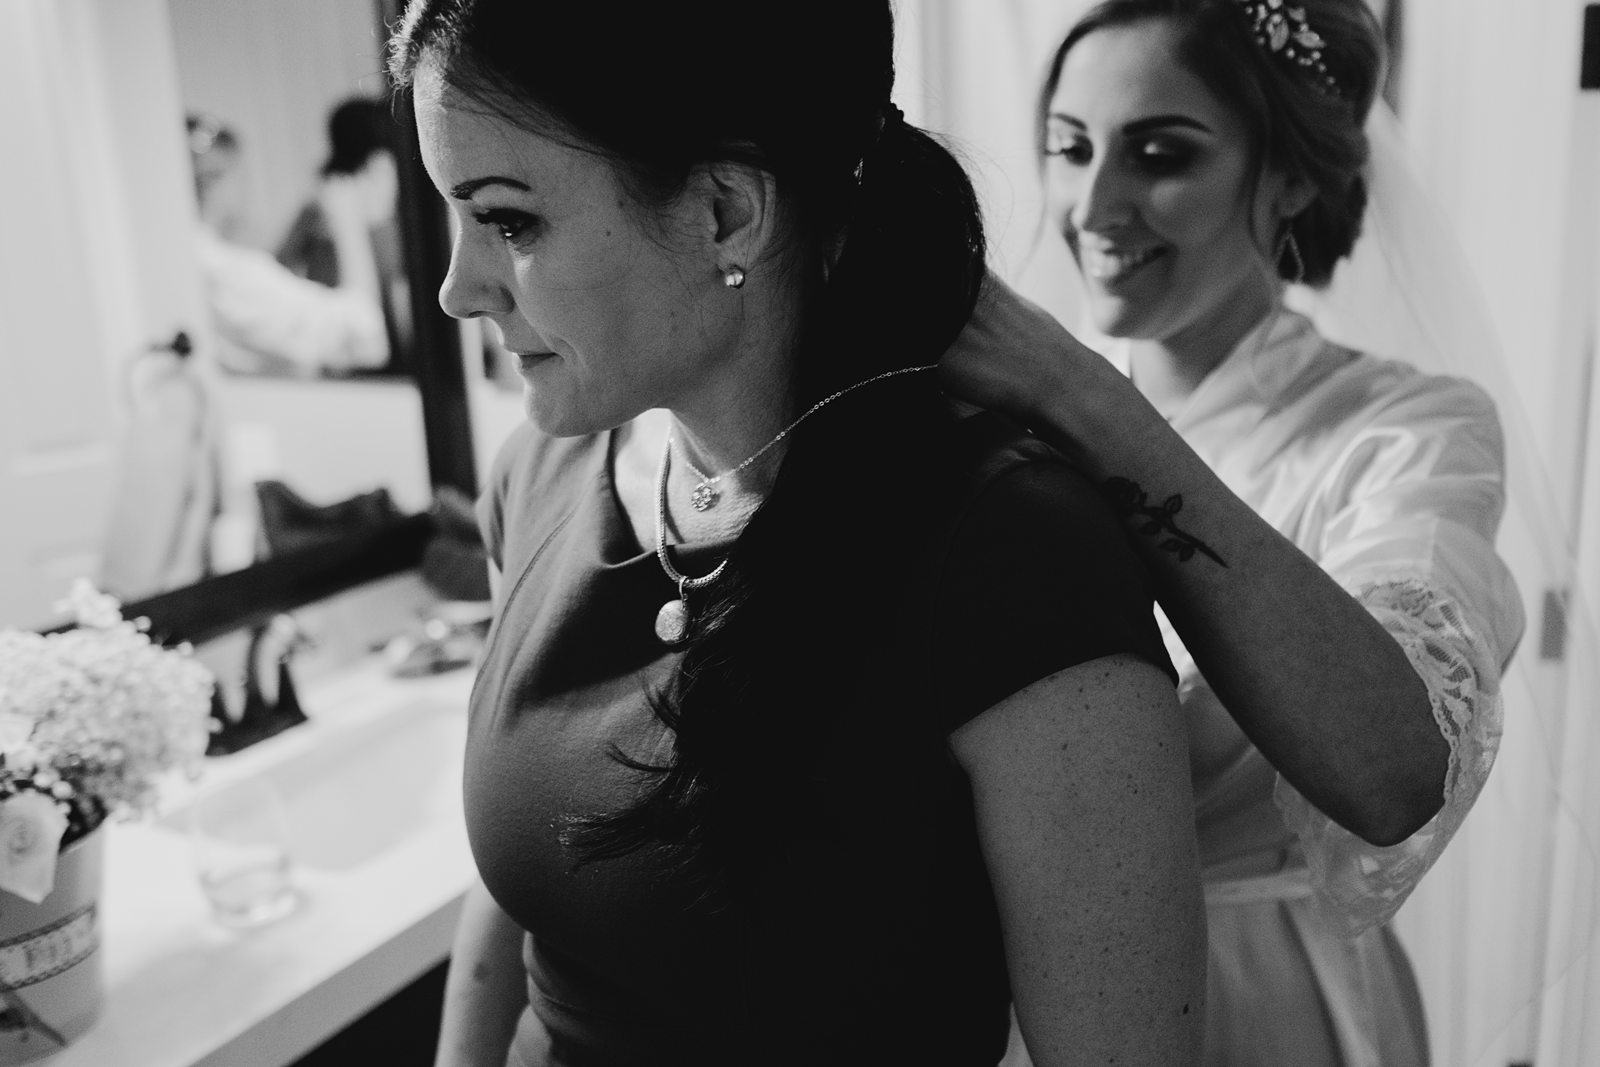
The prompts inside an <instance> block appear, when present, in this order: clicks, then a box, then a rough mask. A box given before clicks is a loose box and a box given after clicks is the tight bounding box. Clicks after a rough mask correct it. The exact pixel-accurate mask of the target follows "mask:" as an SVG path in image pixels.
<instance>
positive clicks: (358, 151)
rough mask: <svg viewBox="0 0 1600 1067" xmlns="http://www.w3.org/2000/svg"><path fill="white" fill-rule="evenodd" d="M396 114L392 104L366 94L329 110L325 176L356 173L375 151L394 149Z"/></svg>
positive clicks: (324, 165)
mask: <svg viewBox="0 0 1600 1067" xmlns="http://www.w3.org/2000/svg"><path fill="white" fill-rule="evenodd" d="M394 146H395V129H394V115H393V114H392V113H391V111H390V110H389V106H388V105H387V104H385V103H382V102H380V101H378V100H372V99H369V98H367V97H364V96H357V97H352V98H350V99H348V100H345V101H343V102H341V103H340V104H339V105H338V106H337V107H335V108H334V109H333V110H332V111H331V112H329V113H328V158H327V160H326V161H325V162H324V163H323V164H322V176H323V177H324V178H326V177H329V176H330V175H334V174H354V173H355V172H356V171H358V170H360V169H361V168H362V167H364V166H366V165H367V160H369V159H371V158H372V156H373V154H374V153H376V152H393V151H394Z"/></svg>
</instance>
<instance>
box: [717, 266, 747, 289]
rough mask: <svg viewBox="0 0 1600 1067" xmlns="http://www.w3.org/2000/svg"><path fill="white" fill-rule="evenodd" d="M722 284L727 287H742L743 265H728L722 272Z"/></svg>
mask: <svg viewBox="0 0 1600 1067" xmlns="http://www.w3.org/2000/svg"><path fill="white" fill-rule="evenodd" d="M722 284H723V285H726V286H727V287H728V288H729V289H743V288H744V268H743V267H737V266H735V267H729V268H728V269H727V270H726V271H724V272H723V275H722Z"/></svg>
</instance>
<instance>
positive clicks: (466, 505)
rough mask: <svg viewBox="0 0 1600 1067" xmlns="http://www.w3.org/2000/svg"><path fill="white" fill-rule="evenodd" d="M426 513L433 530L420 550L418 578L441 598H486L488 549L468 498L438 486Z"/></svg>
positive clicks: (444, 486)
mask: <svg viewBox="0 0 1600 1067" xmlns="http://www.w3.org/2000/svg"><path fill="white" fill-rule="evenodd" d="M429 514H430V515H432V516H433V521H434V524H435V527H436V531H437V532H436V533H435V534H434V536H433V540H431V541H429V542H428V546H427V548H425V549H423V552H422V568H421V574H422V580H423V581H424V582H425V583H427V585H428V588H429V589H431V590H433V591H434V592H435V593H437V594H439V596H441V597H443V598H444V599H445V600H469V601H475V602H476V601H486V600H488V599H490V594H489V553H488V552H487V551H486V550H485V549H484V547H483V535H482V534H480V533H479V532H478V518H477V514H476V512H475V510H474V509H473V505H472V499H471V498H470V497H468V496H467V495H466V494H465V493H463V492H461V491H460V490H459V489H456V488H454V487H452V486H448V485H442V486H439V487H438V488H437V489H436V490H435V491H434V498H433V507H432V508H430V509H429Z"/></svg>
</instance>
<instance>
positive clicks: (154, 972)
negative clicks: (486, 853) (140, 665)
mask: <svg viewBox="0 0 1600 1067" xmlns="http://www.w3.org/2000/svg"><path fill="white" fill-rule="evenodd" d="M471 682H472V671H471V670H470V669H461V670H456V671H453V672H450V673H448V674H441V675H437V676H434V677H430V678H424V679H395V678H392V677H390V676H389V675H388V674H387V673H386V672H385V671H384V670H383V669H382V665H381V664H380V663H378V662H377V661H376V658H375V657H374V658H373V659H372V661H371V662H369V663H366V664H363V665H362V666H360V667H357V668H356V669H354V670H351V671H349V672H346V673H343V674H341V676H340V677H338V678H335V679H331V680H328V681H325V682H323V683H321V684H318V685H317V686H316V687H314V689H312V690H310V691H307V692H304V693H302V694H301V702H302V705H303V706H304V707H305V710H306V714H307V715H308V717H309V719H310V721H309V722H307V723H305V724H303V725H301V726H297V727H294V728H293V729H290V730H288V731H286V732H285V733H283V734H280V735H278V736H277V737H273V738H270V739H268V740H266V741H263V742H260V743H258V744H257V745H254V746H252V747H251V748H249V749H247V750H245V751H244V752H241V753H238V754H235V755H231V756H222V757H213V758H211V759H208V760H207V767H206V773H205V776H204V778H203V779H202V781H201V783H200V784H199V786H198V787H197V788H198V789H199V790H203V789H206V788H208V787H209V788H214V787H215V785H216V784H217V783H220V782H225V781H228V780H230V779H239V778H251V777H260V776H266V777H269V778H270V777H273V776H283V775H285V774H288V775H290V777H288V778H284V781H287V782H290V783H294V782H302V783H303V782H309V783H310V786H311V787H310V788H305V789H302V788H299V787H298V786H297V787H296V789H295V790H289V789H285V794H286V798H287V797H288V795H289V794H290V793H291V792H293V793H295V794H296V795H297V796H298V797H300V798H302V799H300V800H296V801H295V802H297V803H312V802H313V801H312V800H304V799H303V798H304V797H307V796H310V797H313V798H314V802H315V803H317V804H321V805H324V807H325V808H326V812H327V819H326V820H323V821H325V823H326V824H327V825H328V826H330V827H332V829H330V830H329V831H328V833H329V835H330V837H329V840H330V841H332V842H333V843H332V845H330V844H329V842H328V841H324V842H322V843H321V844H319V845H310V844H308V846H307V849H306V852H307V854H308V855H311V854H314V853H316V852H317V851H318V849H320V850H321V853H322V859H321V860H319V861H315V862H313V861H312V860H310V859H308V860H306V861H304V862H302V861H301V857H300V856H298V855H296V857H295V859H296V866H295V870H294V880H295V884H296V887H297V889H298V890H299V892H300V894H301V897H302V900H301V904H300V907H299V909H298V910H297V911H296V912H295V913H293V914H291V915H289V916H288V917H286V918H284V919H280V920H278V921H277V922H275V923H271V924H269V925H265V926H261V927H257V928H254V929H243V930H236V929H230V928H228V927H225V926H222V925H220V924H218V923H217V922H216V921H215V920H214V919H213V918H212V917H211V914H210V912H209V910H208V905H207V903H206V900H205V898H204V896H203V895H202V894H201V890H200V887H199V884H198V882H197V880H196V878H195V874H194V870H193V866H192V863H191V859H190V853H189V844H188V840H187V838H186V837H185V836H184V834H183V833H182V832H181V831H180V830H178V829H175V828H173V827H175V826H177V825H180V824H179V823H178V822H177V821H176V820H175V819H174V818H170V817H169V818H168V819H166V820H165V822H166V825H163V820H159V819H158V820H156V821H154V822H150V823H143V822H137V823H118V824H113V825H112V826H111V827H110V829H109V833H108V839H107V844H106V884H105V890H104V894H103V896H102V901H101V904H102V921H103V928H102V951H103V953H104V957H105V958H104V963H105V968H106V980H107V997H106V1006H105V1010H104V1013H103V1014H102V1016H101V1017H100V1019H99V1020H98V1021H97V1022H96V1023H95V1025H94V1027H93V1028H92V1029H91V1030H90V1031H89V1032H88V1033H87V1034H85V1035H84V1036H83V1037H82V1038H80V1039H79V1040H78V1041H77V1042H75V1043H74V1044H73V1045H71V1046H69V1047H68V1048H66V1049H64V1050H62V1051H61V1052H59V1053H56V1054H55V1055H53V1056H50V1057H48V1058H46V1059H44V1060H42V1061H39V1062H40V1063H41V1064H44V1065H46V1067H202V1065H203V1067H283V1065H285V1064H290V1063H292V1062H293V1061H294V1060H295V1059H297V1058H298V1057H300V1056H302V1055H304V1054H305V1053H307V1052H309V1051H310V1050H312V1049H313V1048H315V1047H316V1046H317V1045H319V1044H321V1043H322V1042H323V1041H325V1040H326V1039H327V1038H329V1037H331V1036H332V1035H334V1034H335V1033H337V1032H339V1031H340V1030H342V1029H343V1028H344V1027H345V1026H347V1025H349V1024H350V1023H351V1022H353V1021H355V1020H356V1019H358V1018H360V1017H361V1016H362V1015H364V1014H365V1013H366V1012H367V1011H369V1010H370V1009H371V1008H373V1007H375V1006H376V1005H378V1004H380V1003H382V1002H383V1001H384V1000H386V999H388V998H389V997H390V996H392V995H393V994H394V993H396V992H398V991H399V990H400V989H402V988H404V987H405V986H406V985H407V984H409V983H410V982H411V981H413V980H414V979H416V978H417V977H419V976H420V975H422V974H424V973H425V972H427V971H428V970H429V969H431V968H433V967H435V966H436V965H438V964H439V963H440V962H441V961H442V960H444V959H445V957H446V956H447V955H448V952H449V946H450V940H451V937H452V934H453V932H454V926H455V920H456V916H457V913H458V912H459V909H460V906H461V899H462V896H463V894H464V892H465V891H466V889H467V887H468V885H469V884H470V883H471V880H472V877H473V872H474V868H473V864H472V858H471V855H470V853H469V851H468V848H467V842H466V831H465V827H464V825H463V822H462V819H461V802H460V787H459V781H460V767H461V744H460V743H459V739H460V738H463V737H464V736H465V719H466V705H467V697H468V693H469V689H470V686H471ZM412 742H415V743H412ZM341 746H343V747H341ZM328 751H332V752H335V753H338V756H337V758H336V759H322V760H321V763H322V764H331V765H330V766H328V767H325V768H322V769H317V768H318V767H319V764H318V760H319V758H320V756H321V754H322V753H326V752H328ZM308 766H309V767H312V768H313V769H312V770H310V771H306V770H304V768H305V767H308ZM295 775H298V776H299V777H294V776H295ZM388 788H392V789H394V790H396V791H397V799H396V800H393V801H390V800H389V799H388V798H387V797H383V798H379V799H380V800H381V803H375V801H374V798H373V795H372V794H373V793H374V792H376V791H378V790H381V789H388ZM341 790H345V791H346V794H345V795H343V796H341V795H340V791H341ZM358 790H359V791H360V795H356V791H358ZM175 792H176V793H177V794H178V798H177V799H175V800H174V801H173V802H172V805H171V806H172V807H173V808H174V809H181V806H182V803H183V802H184V801H183V799H182V794H183V793H184V790H181V789H180V790H176V791H175ZM363 804H364V805H366V807H365V808H363V807H362V805H363ZM176 814H181V810H176ZM313 814H315V813H313ZM340 819H344V820H346V821H347V822H348V823H349V825H350V826H352V827H359V832H357V833H355V834H353V835H351V841H350V845H349V850H348V853H347V854H346V855H345V856H343V857H340V856H338V855H334V856H333V857H332V859H331V860H330V859H329V855H330V852H337V851H338V849H339V848H341V847H342V844H341V839H340V838H339V837H338V835H339V834H340V833H346V834H348V833H349V830H348V829H345V830H341V829H339V827H338V825H337V824H338V822H339V820H340ZM369 819H370V821H372V822H375V823H384V822H388V823H389V824H390V825H374V826H371V827H370V828H369V827H368V826H367V825H366V824H365V820H369ZM369 829H370V832H368V831H369ZM290 844H291V850H295V849H296V848H297V844H296V842H295V840H294V837H293V834H291V842H290Z"/></svg>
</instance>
